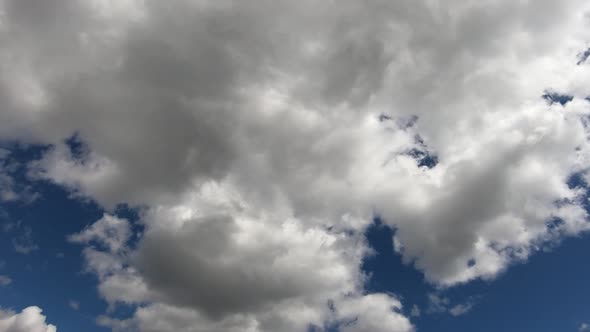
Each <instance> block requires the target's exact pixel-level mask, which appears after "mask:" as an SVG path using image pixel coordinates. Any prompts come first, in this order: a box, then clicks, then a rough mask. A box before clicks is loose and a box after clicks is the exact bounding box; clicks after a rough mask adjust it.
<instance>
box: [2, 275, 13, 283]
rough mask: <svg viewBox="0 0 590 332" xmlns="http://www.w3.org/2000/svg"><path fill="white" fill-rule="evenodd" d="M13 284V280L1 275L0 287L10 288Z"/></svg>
mask: <svg viewBox="0 0 590 332" xmlns="http://www.w3.org/2000/svg"><path fill="white" fill-rule="evenodd" d="M11 283H12V279H10V278H9V277H7V276H5V275H1V274H0V286H8V285H10V284H11Z"/></svg>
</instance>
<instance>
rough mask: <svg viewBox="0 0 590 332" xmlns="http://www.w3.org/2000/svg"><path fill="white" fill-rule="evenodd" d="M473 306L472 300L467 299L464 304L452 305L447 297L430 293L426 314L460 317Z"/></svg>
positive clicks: (473, 301)
mask: <svg viewBox="0 0 590 332" xmlns="http://www.w3.org/2000/svg"><path fill="white" fill-rule="evenodd" d="M474 305H475V300H474V299H469V300H467V302H465V303H458V304H452V303H451V300H450V299H449V298H448V297H445V296H441V295H439V294H436V293H430V294H428V309H427V313H449V314H450V315H452V316H462V315H464V314H466V313H468V312H469V311H471V309H472V308H473V306H474Z"/></svg>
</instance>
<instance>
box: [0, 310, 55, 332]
mask: <svg viewBox="0 0 590 332" xmlns="http://www.w3.org/2000/svg"><path fill="white" fill-rule="evenodd" d="M56 331H57V329H56V327H55V326H54V325H51V324H46V323H45V316H44V315H42V314H41V309H40V308H39V307H28V308H25V309H23V311H21V312H20V313H14V312H12V311H4V310H0V332H56Z"/></svg>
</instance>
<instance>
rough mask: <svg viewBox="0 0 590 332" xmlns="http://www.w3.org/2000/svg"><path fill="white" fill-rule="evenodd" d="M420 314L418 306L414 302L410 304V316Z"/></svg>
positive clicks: (418, 315)
mask: <svg viewBox="0 0 590 332" xmlns="http://www.w3.org/2000/svg"><path fill="white" fill-rule="evenodd" d="M421 314H422V312H421V311H420V308H418V306H417V305H415V304H414V305H413V306H412V310H411V311H410V316H411V317H420V315H421Z"/></svg>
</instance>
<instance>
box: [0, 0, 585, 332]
mask: <svg viewBox="0 0 590 332" xmlns="http://www.w3.org/2000/svg"><path fill="white" fill-rule="evenodd" d="M588 9H589V8H588V2H587V1H581V0H566V1H560V2H555V1H549V0H547V1H545V0H542V1H534V2H533V1H524V0H523V1H508V0H506V1H503V0H501V1H480V0H478V1H475V0H473V1H445V2H439V1H414V0H398V1H380V0H369V1H363V2H358V1H344V0H341V1H324V2H317V1H308V0H303V1H282V0H279V1H276V0H275V1H270V0H268V1H266V0H253V1H230V0H222V1H209V0H191V1H189V0H170V1H156V0H144V1H140V0H119V1H112V0H111V1H110V0H77V1H72V0H3V1H0V13H1V16H0V40H1V42H2V45H3V47H2V48H0V58H1V59H2V61H1V62H0V102H1V103H2V105H3V106H2V107H3V110H2V112H1V113H0V138H1V139H6V140H17V141H21V142H27V143H41V144H50V145H51V146H52V148H51V149H49V150H48V151H47V152H46V153H45V154H44V155H43V157H42V158H41V159H40V160H37V161H35V162H34V163H32V164H31V165H30V170H31V171H30V173H31V176H33V177H37V178H40V179H48V180H51V181H53V182H55V183H57V184H60V185H64V186H66V187H68V188H70V190H72V191H73V192H74V193H75V194H76V195H80V196H85V197H90V198H92V199H94V200H96V201H97V202H99V203H100V204H102V205H103V206H104V207H105V208H106V209H107V210H109V209H112V208H113V207H115V206H116V205H117V204H118V203H128V204H131V205H132V206H141V207H144V210H143V211H144V212H143V213H142V216H141V222H142V223H143V225H144V226H145V233H144V234H143V235H142V236H141V237H140V238H139V241H138V243H137V244H136V245H130V242H133V241H130V239H131V238H132V236H134V234H133V233H134V232H133V231H132V229H131V228H130V225H129V223H128V222H127V221H126V220H123V219H119V218H117V217H115V216H112V215H109V214H107V215H105V217H104V218H102V219H101V220H99V221H98V222H97V224H95V225H94V226H91V227H89V228H87V229H85V230H84V231H82V232H81V233H79V234H76V235H74V236H72V237H71V240H72V241H75V242H80V243H86V244H88V246H87V247H86V249H85V251H84V253H85V256H86V258H87V262H88V269H89V270H90V271H93V272H94V273H96V274H97V275H98V276H99V279H100V285H99V289H100V291H101V294H102V296H103V297H104V298H105V299H106V300H107V301H109V302H110V303H111V304H113V305H116V303H118V302H125V303H130V304H144V305H143V306H141V307H139V308H138V309H137V311H136V312H135V315H134V316H133V317H132V318H130V319H129V320H124V321H122V320H114V319H112V318H109V317H107V316H105V317H102V318H101V319H100V322H101V323H102V324H104V325H107V326H111V327H113V329H115V330H117V329H119V330H126V329H132V328H138V329H140V330H142V331H306V329H307V328H308V326H309V325H316V326H317V327H322V326H328V325H330V324H336V325H340V326H341V330H343V331H381V330H383V331H385V330H388V331H409V330H411V329H412V327H411V325H410V324H409V322H408V321H407V319H405V318H404V317H403V316H402V315H401V314H400V313H399V311H400V308H401V305H400V303H399V302H398V301H397V300H396V299H394V298H392V297H391V296H388V295H384V294H370V295H366V294H364V292H363V284H364V282H365V281H366V280H365V279H366V276H364V275H363V273H362V272H361V271H360V265H361V262H362V258H363V257H364V256H365V255H366V254H367V253H368V252H369V248H367V244H366V243H365V240H364V238H363V235H362V234H363V232H364V230H365V228H366V227H367V225H369V224H370V223H371V222H372V220H373V217H374V216H375V215H378V216H380V217H381V219H382V220H383V221H384V222H386V223H388V224H389V225H391V226H392V227H394V228H395V229H396V235H395V244H396V246H395V250H397V251H399V252H400V253H401V254H402V255H403V257H404V259H405V260H406V261H408V262H412V263H413V264H415V266H416V267H417V268H418V269H420V270H422V271H423V272H424V274H425V276H426V278H427V279H428V280H429V281H430V282H432V283H434V284H436V285H439V286H452V285H455V284H458V283H463V282H467V281H470V280H473V279H476V278H493V277H494V276H496V275H497V274H498V273H500V272H501V271H503V270H504V269H505V268H506V267H507V266H508V265H509V264H510V263H511V262H513V261H515V260H523V259H526V258H527V257H528V256H529V255H530V254H532V253H533V252H534V251H535V250H537V248H539V247H540V246H542V245H543V244H544V243H547V242H548V241H555V240H558V239H560V238H561V237H562V236H566V235H576V234H579V233H581V232H583V231H586V230H588V227H589V224H588V223H587V221H586V219H587V215H586V212H585V210H584V208H583V205H584V204H585V202H584V200H586V197H585V196H584V192H583V190H581V189H580V188H579V187H575V186H571V185H569V186H568V179H569V178H570V176H572V175H573V174H580V175H581V178H583V177H584V175H585V171H586V167H587V165H588V156H589V148H590V146H589V144H588V140H587V137H588V130H587V117H588V112H589V111H590V103H589V102H588V100H586V99H585V98H586V97H587V96H589V95H590V85H589V84H587V83H588V79H589V78H590V65H589V64H586V63H585V61H584V59H583V58H580V57H579V55H580V54H583V52H584V51H585V50H586V49H587V48H588V45H589V44H588V43H590V38H589V37H590V36H589V34H590V32H589V31H590V29H589V28H590V26H589V23H590V20H589V18H588V17H589V16H588V11H587V10H588ZM560 94H563V95H568V96H571V97H572V99H571V101H569V102H567V103H565V99H559V95H560ZM543 95H545V96H546V97H545V98H543V97H542V96H543ZM560 101H562V102H560ZM72 136H73V137H74V141H75V143H76V144H75V145H76V147H77V148H76V149H72V144H66V143H64V142H65V140H66V139H67V138H71V137H72ZM69 142H70V143H71V142H72V140H71V139H70V140H69ZM114 235H116V236H114ZM392 250H393V249H392ZM375 315H379V317H381V318H376V317H375ZM377 321H379V324H381V323H382V324H384V325H383V326H375V324H376V322H377ZM350 322H355V323H354V324H352V325H351V323H350Z"/></svg>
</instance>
